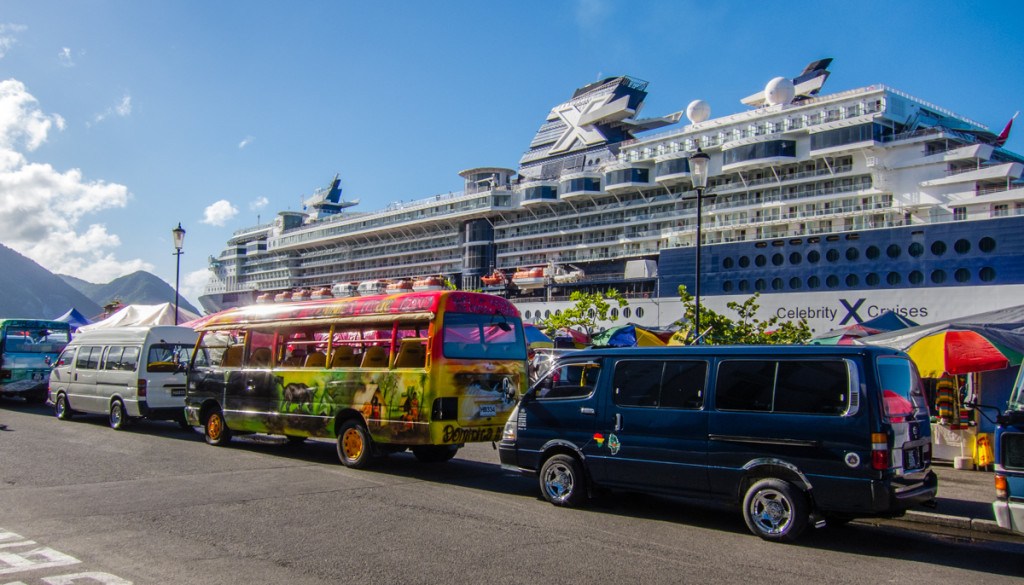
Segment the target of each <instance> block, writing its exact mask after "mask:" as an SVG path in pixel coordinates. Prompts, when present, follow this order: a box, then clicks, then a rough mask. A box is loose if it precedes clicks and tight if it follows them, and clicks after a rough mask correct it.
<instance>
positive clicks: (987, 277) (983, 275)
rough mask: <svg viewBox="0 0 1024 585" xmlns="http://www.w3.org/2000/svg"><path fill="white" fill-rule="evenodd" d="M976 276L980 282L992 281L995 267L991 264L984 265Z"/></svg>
mask: <svg viewBox="0 0 1024 585" xmlns="http://www.w3.org/2000/svg"><path fill="white" fill-rule="evenodd" d="M978 278H980V279H981V281H982V282H992V281H993V280H995V279H996V269H995V268H992V267H991V266H986V267H984V268H982V269H981V270H979V271H978Z"/></svg>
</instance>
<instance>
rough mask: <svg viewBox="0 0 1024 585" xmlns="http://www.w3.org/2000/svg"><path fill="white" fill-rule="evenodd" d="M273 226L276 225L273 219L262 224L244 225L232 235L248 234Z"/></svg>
mask: <svg viewBox="0 0 1024 585" xmlns="http://www.w3.org/2000/svg"><path fill="white" fill-rule="evenodd" d="M272 227H274V222H272V221H271V222H268V223H261V224H257V225H251V226H249V227H244V228H242V229H238V230H235V231H234V232H233V233H232V234H231V237H235V236H240V235H242V234H248V233H250V232H258V231H261V230H265V229H269V228H272Z"/></svg>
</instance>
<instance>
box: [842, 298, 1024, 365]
mask: <svg viewBox="0 0 1024 585" xmlns="http://www.w3.org/2000/svg"><path fill="white" fill-rule="evenodd" d="M943 331H973V332H975V333H977V334H979V335H981V336H982V337H984V338H985V339H987V340H988V341H990V342H993V343H994V344H999V345H1001V346H1003V347H1005V348H1007V349H1010V350H1012V351H1014V352H1016V353H1019V354H1024V305H1018V306H1016V307H1009V308H1006V309H1000V310H997V311H989V312H987V313H980V314H977V315H968V316H966V317H958V318H956V319H947V320H945V321H939V322H936V323H929V324H927V325H918V326H916V327H908V328H906V329H900V330H897V331H890V332H888V333H880V334H878V335H871V336H869V337H862V338H860V339H859V340H858V342H859V343H863V344H865V345H880V346H883V347H891V348H893V349H899V350H901V351H907V350H908V349H910V346H912V345H914V343H916V342H917V341H919V340H920V339H922V338H924V337H928V336H929V335H934V334H936V333H941V332H943Z"/></svg>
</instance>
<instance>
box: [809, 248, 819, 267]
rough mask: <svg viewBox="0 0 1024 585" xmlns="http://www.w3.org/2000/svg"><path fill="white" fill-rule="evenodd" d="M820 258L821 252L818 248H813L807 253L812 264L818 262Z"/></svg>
mask: <svg viewBox="0 0 1024 585" xmlns="http://www.w3.org/2000/svg"><path fill="white" fill-rule="evenodd" d="M818 260H821V252H819V251H817V250H811V251H810V252H808V253H807V261H808V262H810V263H811V264H814V263H816V262H817V261H818Z"/></svg>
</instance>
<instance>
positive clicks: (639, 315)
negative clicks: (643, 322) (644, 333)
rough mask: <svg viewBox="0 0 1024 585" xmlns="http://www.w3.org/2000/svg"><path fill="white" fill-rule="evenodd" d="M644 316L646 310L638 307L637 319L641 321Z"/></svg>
mask: <svg viewBox="0 0 1024 585" xmlns="http://www.w3.org/2000/svg"><path fill="white" fill-rule="evenodd" d="M643 316H644V308H643V307H637V308H636V318H637V319H640V318H642V317H643Z"/></svg>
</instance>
